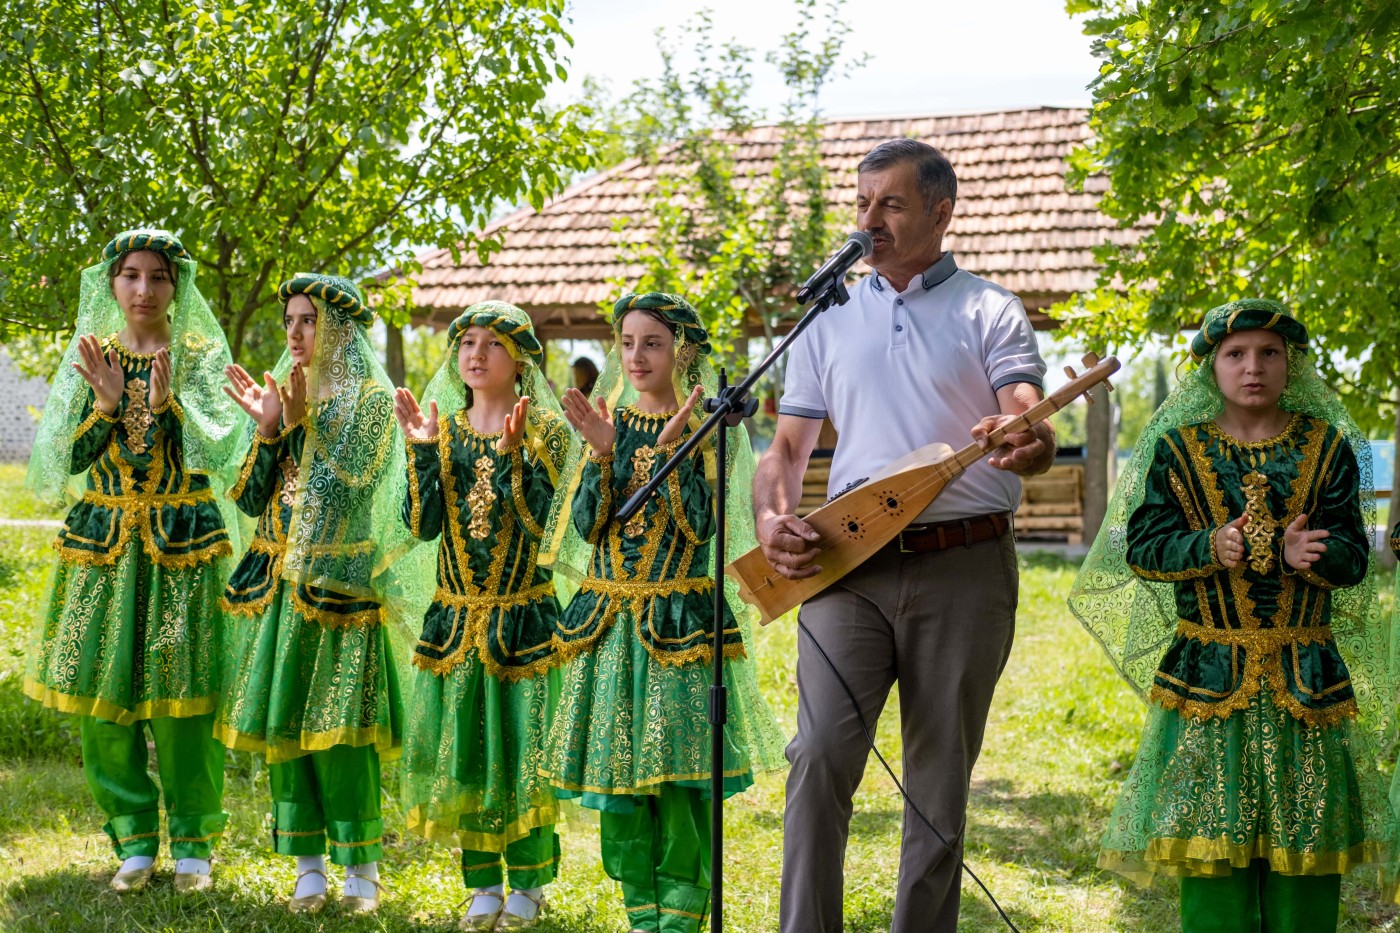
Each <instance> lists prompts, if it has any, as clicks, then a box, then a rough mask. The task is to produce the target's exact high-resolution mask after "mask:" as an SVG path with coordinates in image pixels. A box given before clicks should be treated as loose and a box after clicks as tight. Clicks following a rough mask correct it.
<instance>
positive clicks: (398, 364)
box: [384, 323, 404, 386]
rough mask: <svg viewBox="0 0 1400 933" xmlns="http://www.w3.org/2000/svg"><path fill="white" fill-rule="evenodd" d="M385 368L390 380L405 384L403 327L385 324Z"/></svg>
mask: <svg viewBox="0 0 1400 933" xmlns="http://www.w3.org/2000/svg"><path fill="white" fill-rule="evenodd" d="M384 370H385V371H386V372H387V373H388V374H389V381H390V382H392V383H393V384H394V385H396V386H402V385H403V379H404V365H403V328H402V327H394V326H392V325H390V324H387V323H386V324H385V325H384Z"/></svg>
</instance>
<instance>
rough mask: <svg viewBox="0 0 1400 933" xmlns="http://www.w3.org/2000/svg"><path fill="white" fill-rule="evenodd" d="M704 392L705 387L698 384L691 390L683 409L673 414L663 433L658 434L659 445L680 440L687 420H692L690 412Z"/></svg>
mask: <svg viewBox="0 0 1400 933" xmlns="http://www.w3.org/2000/svg"><path fill="white" fill-rule="evenodd" d="M704 392H705V389H704V387H703V386H698V385H697V386H696V387H695V388H694V389H692V390H691V392H690V395H689V396H688V397H687V398H686V400H685V404H683V405H682V406H681V410H680V411H678V412H676V413H675V414H674V415H672V416H671V420H670V421H667V422H666V426H665V427H664V428H662V429H661V433H660V434H659V435H657V438H656V443H657V444H658V445H659V446H661V447H665V446H666V445H667V444H670V443H672V442H673V441H678V440H680V438H681V434H683V433H684V432H685V425H686V422H688V421H689V420H690V412H691V410H692V409H693V408H695V403H696V402H698V401H700V397H701V395H703V394H704Z"/></svg>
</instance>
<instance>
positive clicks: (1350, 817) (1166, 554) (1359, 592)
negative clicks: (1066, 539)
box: [1069, 299, 1398, 933]
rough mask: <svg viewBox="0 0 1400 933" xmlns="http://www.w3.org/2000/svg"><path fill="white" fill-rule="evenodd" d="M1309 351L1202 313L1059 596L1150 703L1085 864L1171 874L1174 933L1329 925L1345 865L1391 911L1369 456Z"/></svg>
mask: <svg viewBox="0 0 1400 933" xmlns="http://www.w3.org/2000/svg"><path fill="white" fill-rule="evenodd" d="M1307 352H1308V337H1307V331H1306V330H1305V329H1304V327H1303V325H1302V324H1301V323H1299V322H1298V321H1296V320H1295V319H1293V318H1292V317H1290V316H1289V315H1288V314H1287V312H1286V311H1285V310H1284V308H1283V306H1281V305H1279V304H1277V303H1275V302H1271V301H1261V300H1256V299H1249V300H1243V301H1235V302H1231V303H1230V304H1227V305H1224V306H1222V307H1219V308H1216V309H1214V310H1212V311H1211V312H1210V313H1209V314H1207V315H1206V318H1205V322H1204V324H1203V327H1202V330H1201V332H1200V334H1199V335H1198V336H1197V337H1196V338H1195V340H1194V341H1193V343H1192V346H1191V355H1192V359H1193V361H1194V362H1195V364H1196V368H1194V369H1192V370H1190V371H1189V372H1188V373H1187V374H1186V376H1185V377H1184V378H1183V380H1182V382H1181V385H1180V386H1179V387H1178V388H1177V389H1176V391H1175V392H1174V393H1173V394H1172V396H1171V397H1170V398H1169V399H1167V401H1166V402H1165V403H1164V404H1163V406H1162V408H1161V409H1160V410H1159V411H1158V412H1157V414H1156V415H1155V416H1154V417H1153V419H1152V421H1151V422H1150V423H1149V425H1148V426H1147V428H1146V429H1145V431H1144V433H1143V436H1142V438H1141V439H1140V440H1139V441H1138V444H1137V447H1136V448H1135V450H1134V453H1133V459H1132V461H1131V462H1130V463H1129V465H1128V467H1127V469H1126V471H1125V473H1124V475H1123V477H1122V478H1120V479H1119V481H1118V488H1117V491H1116V492H1115V495H1114V500H1113V502H1112V503H1111V504H1110V507H1109V516H1108V519H1107V521H1106V522H1105V524H1104V526H1103V528H1102V529H1101V530H1100V532H1099V535H1098V537H1097V538H1096V539H1095V541H1094V545H1093V548H1092V549H1091V551H1090V553H1089V556H1088V558H1087V559H1086V561H1085V563H1084V566H1083V568H1082V569H1081V571H1080V573H1079V576H1078V578H1077V579H1076V580H1075V584H1074V588H1073V590H1072V592H1071V595H1070V599H1069V604H1070V607H1071V609H1073V610H1074V612H1075V613H1076V614H1077V615H1078V616H1079V618H1080V620H1081V621H1082V622H1083V623H1084V625H1085V627H1087V628H1088V629H1089V631H1090V632H1091V633H1092V634H1093V635H1094V636H1095V637H1096V638H1098V639H1099V640H1100V642H1101V643H1102V644H1103V645H1104V647H1105V649H1106V650H1107V651H1108V654H1109V657H1110V659H1111V660H1113V662H1114V663H1115V665H1117V667H1118V669H1119V670H1120V671H1121V672H1122V673H1123V675H1124V676H1125V677H1126V678H1127V679H1128V681H1129V683H1131V684H1132V685H1133V686H1134V688H1135V689H1137V690H1138V691H1139V693H1141V694H1144V695H1145V696H1146V698H1147V699H1148V701H1149V703H1150V711H1149V714H1148V721H1147V726H1146V729H1145V731H1144V733H1143V737H1142V742H1141V744H1140V747H1139V751H1138V756H1137V760H1136V762H1135V763H1134V765H1133V769H1132V772H1131V774H1129V776H1128V779H1127V781H1126V783H1125V786H1124V790H1123V794H1122V796H1121V798H1120V799H1119V802H1118V806H1117V807H1116V809H1115V810H1114V813H1113V816H1112V817H1111V818H1110V821H1109V826H1108V829H1107V831H1106V833H1105V834H1104V840H1103V848H1102V851H1101V853H1100V856H1099V864H1100V865H1101V866H1103V867H1105V868H1109V869H1112V870H1114V871H1118V872H1120V873H1122V874H1125V875H1127V876H1129V877H1131V878H1135V879H1140V880H1145V879H1148V878H1150V877H1152V876H1153V875H1167V876H1174V877H1179V878H1180V885H1181V917H1182V925H1183V927H1184V929H1185V930H1186V931H1187V933H1200V931H1211V933H1235V931H1240V933H1244V931H1250V933H1253V931H1261V930H1262V931H1269V933H1284V931H1287V933H1304V931H1306V933H1321V931H1327V930H1334V929H1335V928H1336V925H1337V911H1338V897H1339V890H1340V887H1339V886H1340V879H1341V875H1342V874H1345V873H1346V872H1347V871H1349V870H1351V869H1352V868H1356V867H1360V866H1363V865H1374V866H1377V867H1378V868H1379V869H1380V872H1379V874H1380V881H1381V886H1382V889H1383V891H1384V892H1385V896H1386V898H1387V899H1388V900H1392V901H1393V900H1394V899H1395V893H1396V889H1395V883H1394V874H1393V871H1392V870H1391V862H1392V860H1393V858H1394V852H1395V846H1396V842H1397V828H1398V827H1397V821H1396V818H1395V814H1394V813H1393V811H1392V809H1391V805H1390V801H1389V799H1388V797H1387V792H1386V782H1385V780H1384V779H1383V778H1382V775H1381V772H1380V770H1379V768H1378V761H1379V754H1378V752H1379V749H1380V747H1381V740H1382V737H1383V736H1384V735H1385V733H1386V731H1387V729H1388V727H1389V726H1390V724H1391V723H1390V715H1391V713H1392V709H1393V704H1394V702H1395V699H1396V694H1395V686H1396V682H1395V678H1394V673H1393V671H1392V670H1391V669H1390V666H1389V663H1388V661H1389V658H1388V656H1387V654H1386V651H1385V633H1384V626H1383V625H1382V624H1381V620H1380V619H1379V618H1378V604H1377V600H1376V591H1375V579H1374V573H1373V572H1372V562H1371V553H1370V552H1371V542H1372V540H1373V527H1374V512H1373V511H1372V510H1373V508H1374V504H1373V503H1374V499H1373V496H1372V483H1371V468H1370V448H1369V446H1368V445H1367V443H1366V440H1365V436H1364V435H1363V434H1362V433H1361V432H1360V431H1359V430H1358V429H1357V427H1356V425H1355V423H1354V422H1353V421H1352V420H1351V418H1350V417H1349V416H1348V415H1347V413H1346V411H1345V409H1344V408H1343V407H1342V405H1341V403H1340V401H1339V400H1338V399H1337V398H1336V396H1335V395H1333V394H1332V393H1331V392H1330V391H1329V390H1328V389H1327V388H1326V386H1325V385H1324V384H1323V383H1322V382H1321V380H1320V379H1319V378H1318V376H1317V374H1316V372H1315V370H1314V369H1313V367H1312V364H1311V363H1310V361H1309V360H1308V357H1307Z"/></svg>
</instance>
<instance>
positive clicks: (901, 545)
mask: <svg viewBox="0 0 1400 933" xmlns="http://www.w3.org/2000/svg"><path fill="white" fill-rule="evenodd" d="M899 553H901V554H913V553H915V552H914V551H911V550H910V549H909V548H907V547H905V546H904V532H903V531H901V532H900V533H899Z"/></svg>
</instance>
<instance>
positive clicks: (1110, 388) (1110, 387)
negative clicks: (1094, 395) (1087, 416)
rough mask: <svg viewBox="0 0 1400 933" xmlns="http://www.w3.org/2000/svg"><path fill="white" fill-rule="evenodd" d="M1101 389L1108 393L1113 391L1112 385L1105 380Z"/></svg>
mask: <svg viewBox="0 0 1400 933" xmlns="http://www.w3.org/2000/svg"><path fill="white" fill-rule="evenodd" d="M1103 387H1104V388H1105V389H1107V390H1108V391H1110V392H1112V391H1113V383H1111V382H1109V381H1108V380H1107V379H1105V380H1104V381H1103Z"/></svg>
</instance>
